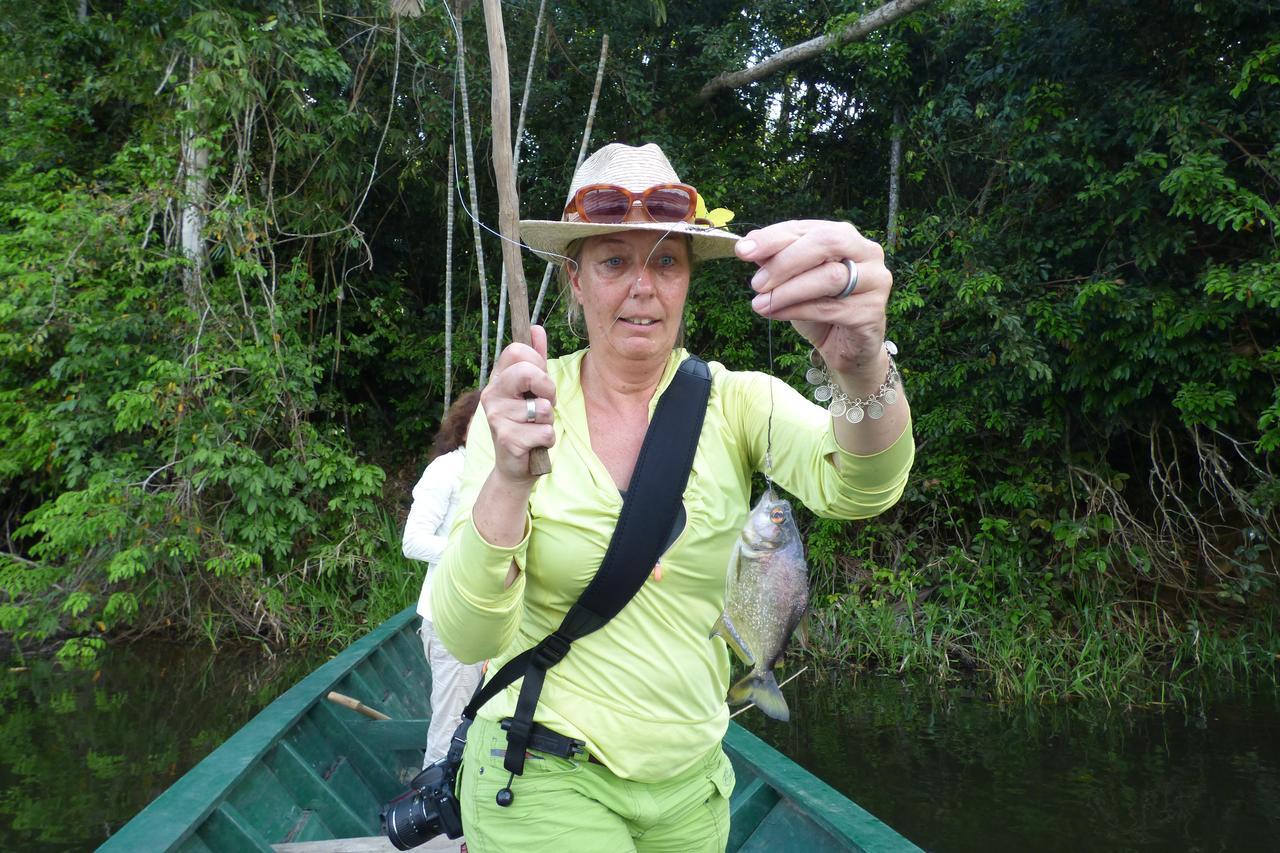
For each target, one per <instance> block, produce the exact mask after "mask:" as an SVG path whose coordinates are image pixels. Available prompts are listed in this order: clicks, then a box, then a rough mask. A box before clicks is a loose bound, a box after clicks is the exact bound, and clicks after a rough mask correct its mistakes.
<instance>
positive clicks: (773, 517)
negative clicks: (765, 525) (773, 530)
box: [769, 506, 787, 524]
mask: <svg viewBox="0 0 1280 853" xmlns="http://www.w3.org/2000/svg"><path fill="white" fill-rule="evenodd" d="M769 520H770V521H772V522H773V523H774V524H781V523H782V522H784V521H786V520H787V514H786V513H785V512H783V511H782V507H780V506H775V507H774V508H773V509H771V510H769Z"/></svg>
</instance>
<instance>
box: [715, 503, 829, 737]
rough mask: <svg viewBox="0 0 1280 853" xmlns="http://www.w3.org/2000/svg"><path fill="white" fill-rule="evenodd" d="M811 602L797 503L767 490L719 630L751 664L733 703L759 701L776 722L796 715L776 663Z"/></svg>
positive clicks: (751, 520) (743, 543) (738, 555)
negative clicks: (775, 673)
mask: <svg viewBox="0 0 1280 853" xmlns="http://www.w3.org/2000/svg"><path fill="white" fill-rule="evenodd" d="M808 606H809V570H808V567H807V566H806V565H805V562H804V543H803V542H801V541H800V531H799V529H797V528H796V523H795V519H794V518H793V517H792V514H791V504H789V503H787V502H786V501H784V500H782V499H781V498H779V497H777V496H776V495H775V494H774V493H773V489H772V488H769V489H765V492H764V494H763V495H761V496H760V500H759V501H758V502H757V503H756V505H755V506H754V507H753V508H752V510H751V515H750V516H748V518H747V523H746V524H745V525H743V527H742V533H741V535H739V537H738V541H737V542H736V543H735V544H734V547H733V553H732V554H731V555H730V557H729V572H728V577H727V578H726V581H725V607H724V613H723V614H721V616H720V619H719V621H717V622H716V626H715V629H714V630H713V631H712V632H711V636H712V637H714V636H716V635H717V634H719V635H720V636H721V637H723V638H724V641H725V643H727V644H728V646H729V648H731V649H733V651H734V652H735V653H737V655H738V657H739V658H741V659H742V662H743V663H745V664H746V665H747V666H749V667H751V671H750V672H748V673H747V674H746V675H745V676H744V677H743V678H742V679H741V680H739V681H738V682H737V683H736V684H734V685H733V686H732V687H730V688H729V702H731V703H733V704H741V703H745V702H754V703H755V704H756V706H757V707H758V708H760V710H761V711H764V712H765V713H766V714H768V715H769V716H770V717H773V718H774V719H775V720H783V721H786V720H788V719H790V718H791V712H790V710H788V708H787V700H786V699H785V698H783V696H782V691H781V690H779V689H778V682H777V679H775V678H774V677H773V667H774V666H775V665H776V664H777V663H778V661H779V660H780V659H781V658H782V653H783V652H784V651H785V650H786V648H787V641H788V640H789V639H790V638H791V634H792V632H793V631H795V629H796V626H797V625H799V624H800V619H801V618H802V617H803V616H804V613H805V610H806V609H807V608H808Z"/></svg>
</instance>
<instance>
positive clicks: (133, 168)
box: [0, 0, 1280, 703]
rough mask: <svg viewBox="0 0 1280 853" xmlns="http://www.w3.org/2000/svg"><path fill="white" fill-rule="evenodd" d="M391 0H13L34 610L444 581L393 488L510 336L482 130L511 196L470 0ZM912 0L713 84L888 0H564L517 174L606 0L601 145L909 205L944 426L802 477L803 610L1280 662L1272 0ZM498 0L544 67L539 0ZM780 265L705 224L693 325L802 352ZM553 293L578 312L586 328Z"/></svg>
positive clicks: (358, 606) (1, 532)
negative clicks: (865, 473)
mask: <svg viewBox="0 0 1280 853" xmlns="http://www.w3.org/2000/svg"><path fill="white" fill-rule="evenodd" d="M390 5H391V6H395V7H396V9H397V10H399V11H401V12H402V14H397V15H392V14H391V13H390V11H389V6H388V4H385V3H355V2H332V0H326V2H323V3H320V2H270V1H269V0H205V2H186V0H184V2H177V0H148V2H140V0H118V2H84V0H82V2H80V3H78V4H76V3H66V4H31V3H20V2H15V1H14V0H0V12H2V13H3V14H0V69H2V70H3V74H0V92H2V94H3V102H4V113H3V118H0V122H2V124H0V280H2V281H3V284H2V285H0V447H3V453H2V454H0V519H2V526H0V632H4V633H5V634H7V635H8V636H9V638H10V639H12V640H13V641H14V642H16V643H17V644H18V646H19V647H23V646H25V647H31V646H32V645H34V644H38V643H41V642H45V641H48V640H49V639H50V638H57V640H58V642H59V643H60V649H61V651H60V653H61V654H62V655H64V656H66V657H77V656H81V655H86V654H89V655H91V654H92V653H93V651H94V649H95V648H99V647H101V644H102V643H104V642H106V641H107V640H109V639H127V638H130V637H134V636H138V635H141V634H144V633H147V632H153V631H177V632H181V633H184V634H187V635H189V636H192V637H196V638H203V639H206V640H207V641H209V642H215V643H216V642H221V641H223V640H226V639H229V638H232V637H243V636H253V637H257V638H261V639H264V640H266V641H268V642H271V643H273V644H279V645H288V644H292V643H302V642H316V641H319V642H328V643H332V644H335V645H337V644H341V643H344V642H345V641H347V640H348V639H350V638H351V637H352V636H353V635H355V634H357V633H359V632H361V631H363V630H364V629H365V628H366V627H367V625H368V624H369V623H371V622H373V621H376V620H377V619H378V618H380V617H381V616H384V615H387V614H389V613H390V612H394V611H395V610H398V609H400V608H401V607H403V606H405V605H407V604H410V603H412V601H413V600H414V598H415V592H416V588H417V585H418V577H417V573H418V571H420V569H419V568H417V567H415V566H414V565H412V564H410V563H408V562H407V561H404V560H403V559H402V558H401V557H400V556H399V544H398V539H399V530H398V527H399V524H400V523H401V519H402V518H403V513H404V511H405V510H406V509H407V503H408V500H409V490H410V488H411V486H412V483H413V481H414V479H415V478H416V476H417V474H418V472H420V470H421V467H422V465H423V464H424V462H425V460H426V452H427V448H428V447H429V444H430V438H431V435H432V433H433V430H434V428H435V426H436V423H437V422H438V419H439V416H440V414H441V412H442V410H443V405H444V403H445V402H446V401H447V397H448V396H449V395H450V394H451V393H452V392H453V389H459V388H464V387H467V386H469V385H474V384H475V383H476V382H478V381H480V379H481V378H482V376H483V374H484V373H485V371H486V370H487V365H488V363H489V362H490V360H491V358H492V350H493V348H494V346H495V337H497V336H498V335H500V331H499V329H498V326H497V320H498V317H499V310H498V307H499V286H498V285H497V282H498V280H499V275H498V263H499V257H500V251H499V247H498V244H497V241H496V239H495V238H492V237H491V236H489V235H488V234H487V233H483V232H482V233H481V237H480V241H479V242H477V241H476V240H475V239H474V233H475V232H474V230H473V224H472V222H471V221H470V220H469V219H468V218H467V215H466V213H465V211H466V210H470V208H471V206H472V204H471V202H470V201H469V200H468V195H469V194H468V192H467V188H468V186H469V183H468V182H469V181H470V178H471V168H470V167H469V165H468V162H467V157H466V153H465V152H466V148H467V146H468V145H471V147H472V148H473V150H474V159H475V161H476V162H475V167H474V177H475V183H474V186H475V189H476V197H477V198H478V202H479V204H478V210H476V211H474V212H475V213H477V214H478V216H479V218H480V220H481V221H483V222H484V223H486V224H490V225H492V224H493V223H495V222H496V194H495V192H494V191H493V187H492V178H491V172H490V168H489V156H488V144H489V138H490V134H489V128H488V115H489V110H488V77H487V69H488V62H487V52H486V48H485V36H484V26H483V18H482V15H481V10H480V8H479V7H478V6H474V7H473V4H470V3H467V2H462V3H460V4H458V5H456V6H454V7H453V12H454V13H455V14H456V16H457V19H458V20H459V22H460V25H461V32H462V33H463V34H464V35H465V36H466V38H465V40H464V43H463V44H462V46H461V48H460V47H459V41H458V39H457V38H456V35H455V32H454V29H453V27H452V25H451V23H450V16H449V15H448V14H446V10H445V6H444V5H442V4H430V3H428V4H425V5H423V6H419V5H418V4H415V3H396V4H390ZM894 5H895V4H894V3H889V4H886V6H894ZM912 5H913V6H914V7H917V8H914V9H913V11H911V12H910V13H909V14H906V15H904V16H902V17H899V18H897V19H896V20H894V21H893V22H892V23H889V24H887V25H884V26H880V27H878V28H874V29H873V30H872V31H871V32H870V33H869V34H867V35H864V36H862V37H859V38H855V39H853V40H851V41H844V42H842V43H841V42H839V40H838V39H837V40H836V41H837V43H836V44H835V45H834V46H833V47H831V48H829V49H827V50H826V51H824V52H822V53H820V54H819V55H817V56H816V57H814V58H812V59H809V60H806V61H804V62H800V63H795V64H790V65H783V66H782V67H781V68H780V69H779V70H777V71H775V72H774V73H772V74H768V75H765V76H761V77H760V78H759V79H758V80H756V81H755V82H751V83H747V84H742V85H737V86H729V87H728V88H725V89H723V90H722V91H718V92H710V93H706V92H704V89H705V87H707V86H708V84H709V83H711V81H713V80H716V79H717V78H718V77H719V76H720V75H721V74H723V73H725V72H727V71H734V70H737V69H741V68H743V67H744V66H747V65H749V64H751V63H753V62H757V61H759V60H760V59H761V58H762V57H765V56H768V55H771V54H773V53H775V52H777V51H778V50H780V49H781V48H784V47H787V46H790V45H794V44H797V43H800V42H803V41H805V40H808V39H811V38H814V37H816V36H820V35H822V34H823V32H828V33H833V34H835V33H840V32H842V31H844V30H845V29H846V28H848V27H850V26H851V25H854V24H856V23H857V22H858V21H860V20H864V19H865V16H866V15H867V14H868V13H870V12H872V11H873V10H874V9H875V8H876V7H877V6H879V4H878V3H876V2H863V0H840V2H809V0H800V1H799V2H797V1H796V0H786V2H784V1H783V0H766V2H761V3H752V4H735V3H728V2H718V0H717V2H699V3H676V2H658V0H653V2H648V3H633V4H613V3H603V2H595V0H572V2H559V3H552V4H547V7H546V9H545V12H544V13H543V19H542V24H541V26H539V27H537V30H538V37H537V44H538V48H539V52H538V55H537V57H536V59H535V65H534V73H533V74H532V76H531V77H530V78H529V79H531V80H532V83H531V84H530V88H529V91H528V96H529V108H528V112H527V118H526V121H525V125H524V134H523V137H522V139H523V146H522V154H521V163H520V175H521V181H520V186H521V193H522V197H521V203H522V209H523V211H525V212H526V213H527V214H529V215H532V216H538V217H554V216H555V215H557V214H558V212H559V209H560V207H559V206H560V205H561V204H562V202H563V199H561V198H560V197H559V195H558V193H559V192H561V190H562V188H563V187H564V186H565V185H567V181H568V177H569V175H570V174H571V172H572V170H573V166H574V162H575V158H576V155H577V152H578V148H579V145H580V138H581V135H582V132H583V130H582V128H583V124H584V121H585V117H586V113H587V107H588V104H589V103H590V102H591V100H592V90H593V87H594V83H595V77H596V74H595V71H596V67H597V61H598V59H599V57H600V55H601V41H602V38H603V36H605V35H606V34H607V35H608V37H609V48H608V54H607V59H606V63H605V71H604V75H603V80H602V85H601V88H600V94H599V103H598V109H597V112H596V115H595V118H594V132H593V147H594V145H598V144H600V143H603V142H605V141H610V140H620V141H628V142H642V141H649V140H652V141H657V142H659V143H661V144H662V145H663V146H664V148H666V149H667V150H668V151H669V152H670V153H671V155H672V157H673V160H674V161H675V164H676V167H677V169H679V170H680V171H681V173H682V174H687V175H689V176H690V177H691V180H693V182H694V183H696V184H697V186H698V188H699V190H700V191H701V193H702V195H703V196H704V197H705V198H706V200H707V203H708V206H709V207H712V208H714V207H727V208H730V209H732V210H733V211H735V213H736V215H737V218H736V220H735V222H734V227H735V228H738V230H740V231H742V230H745V229H746V228H749V227H750V225H751V224H752V223H767V222H772V221H776V220H780V219H784V218H789V217H796V216H801V217H806V216H824V217H832V218H844V219H848V220H850V221H852V222H854V223H856V224H858V225H859V227H860V228H862V229H863V230H864V231H865V232H866V233H867V234H869V235H870V236H872V237H874V238H875V239H878V240H880V241H882V242H883V243H884V244H885V245H886V246H887V247H888V249H889V251H890V255H891V259H892V262H891V267H892V269H893V270H894V271H895V296H894V300H893V302H892V304H891V305H890V314H891V321H890V322H891V329H890V335H891V337H893V338H894V339H895V340H896V342H897V343H898V346H899V347H900V349H901V355H900V357H899V363H900V365H901V368H902V371H903V375H904V377H905V384H906V388H907V391H908V393H909V394H910V395H911V398H912V408H913V410H914V411H915V413H916V423H915V429H916V435H917V443H918V456H917V462H916V468H915V471H914V472H913V476H912V479H911V482H910V484H909V486H908V490H907V493H906V495H905V496H904V498H903V501H902V502H901V504H900V505H899V506H898V507H897V508H895V509H894V510H893V511H892V512H891V513H889V514H888V515H886V516H884V517H881V518H879V519H875V520H873V521H869V522H865V523H857V524H842V523H833V522H828V521H822V520H816V519H805V526H806V533H807V536H808V541H809V548H810V558H811V564H812V569H813V583H814V612H813V614H812V617H811V621H810V626H809V630H808V632H807V636H806V642H805V644H804V649H803V653H804V654H810V655H814V656H816V657H819V658H821V659H822V660H824V661H827V662H834V663H836V664H838V665H841V666H858V667H869V668H883V669H886V670H889V671H905V670H920V671H926V672H931V673H936V674H937V675H939V676H940V677H944V678H946V677H952V676H954V675H957V674H959V673H964V672H977V673H978V674H979V677H981V678H982V679H984V681H985V682H986V683H988V684H989V686H990V689H991V690H992V691H993V692H995V693H996V694H998V695H1001V696H1006V697H1026V698H1032V699H1061V698H1069V697H1086V696H1088V697H1102V698H1106V699H1108V700H1110V701H1116V702H1121V703H1138V702H1148V701H1160V700H1162V699H1173V698H1177V696H1178V695H1179V692H1180V691H1182V690H1184V689H1185V688H1186V687H1187V686H1188V685H1190V684H1191V683H1192V682H1193V681H1195V680H1196V679H1198V678H1200V677H1201V676H1204V675H1223V674H1225V675H1230V676H1233V677H1237V678H1240V679H1256V678H1263V679H1269V680H1273V681H1274V680H1275V679H1276V678H1277V673H1278V671H1280V670H1278V667H1280V636H1278V633H1280V632H1278V631H1277V628H1276V625H1277V616H1278V613H1277V581H1278V580H1280V575H1278V571H1277V562H1276V551H1277V547H1280V522H1278V521H1277V512H1276V511H1277V505H1278V504H1280V482H1278V481H1277V479H1276V464H1277V451H1278V450H1280V381H1277V375H1278V372H1280V346H1278V345H1280V310H1278V309H1280V248H1278V247H1277V242H1276V238H1277V224H1278V223H1280V211H1278V210H1277V203H1278V201H1277V200H1278V199H1280V145H1277V140H1280V14H1277V10H1276V8H1275V4H1274V3H1272V2H1268V0H1200V2H1191V0H1173V2H1170V3H1163V4H1153V3H1149V2H1140V0H1107V2H1102V0H939V2H932V3H928V2H925V3H915V4H912ZM1157 6H1158V7H1159V9H1158V10H1157V8H1156V7H1157ZM504 7H505V11H506V17H507V27H506V28H507V38H508V42H509V45H510V48H511V56H512V63H511V64H512V69H513V70H512V76H513V78H515V79H513V90H514V99H515V100H516V102H517V103H518V102H519V100H520V99H521V97H522V96H523V95H524V91H523V90H524V85H523V84H522V83H521V78H522V77H523V74H522V73H521V71H522V70H523V67H524V66H523V62H524V59H523V58H527V57H528V56H529V53H530V48H531V45H532V43H533V36H534V32H535V25H536V21H537V20H538V17H539V5H538V4H537V3H533V2H531V0H530V2H514V3H507V4H504ZM459 55H461V56H462V57H463V58H464V61H465V69H466V72H467V81H468V84H469V89H468V90H467V94H466V99H465V100H464V97H463V89H462V88H461V87H460V86H459V85H458V84H459V83H460V78H459V75H457V74H456V71H457V69H458V65H457V61H456V60H457V57H458V56H459ZM464 104H467V106H468V108H467V110H466V111H465V113H464V110H463V105H464ZM467 116H469V119H470V124H471V126H470V130H469V131H468V130H467V129H466V128H465V127H464V125H465V124H466V117H467ZM468 137H473V142H472V143H468V142H467V141H466V140H467V139H468ZM451 146H452V147H453V152H452V153H456V158H455V157H453V156H452V153H451V150H450V149H451ZM455 159H456V162H457V166H456V167H455V169H456V172H457V181H455V180H454V176H453V175H452V174H451V173H450V170H449V164H450V163H452V162H454V160H455ZM455 193H456V203H457V209H458V211H459V212H458V221H457V222H456V223H454V225H453V238H452V241H451V245H449V244H447V242H446V237H447V235H448V234H449V231H450V229H449V227H448V225H447V217H448V210H449V199H450V196H451V195H453V194H455ZM478 246H482V247H483V251H484V256H483V257H481V256H480V255H479V254H478V252H477V247H478ZM450 253H451V254H450ZM526 264H527V273H528V277H529V279H530V282H531V289H533V290H535V291H536V287H537V283H538V282H539V280H540V279H541V273H542V265H541V264H540V263H538V264H535V263H533V258H532V256H531V255H527V256H526ZM446 268H448V269H449V270H451V272H452V276H451V280H449V281H448V282H447V281H446V275H445V271H446ZM482 273H483V280H484V281H485V282H486V284H485V285H484V286H482ZM745 281H746V273H745V272H744V271H743V270H742V269H740V268H738V267H736V266H735V265H734V264H732V263H726V264H723V265H711V266H708V267H707V268H706V269H704V270H702V271H700V273H699V277H698V280H697V282H696V283H695V286H694V287H693V289H692V292H691V296H690V309H689V315H688V319H687V326H688V345H689V346H690V348H691V349H692V350H694V351H696V352H699V353H700V354H702V355H703V356H705V357H708V358H713V359H717V360H719V361H722V362H724V363H725V364H726V365H728V366H729V367H731V368H737V369H743V368H755V369H773V370H774V371H775V372H778V373H779V374H780V375H782V376H784V377H786V378H787V379H788V380H789V381H791V382H792V383H793V384H794V385H796V386H797V387H803V376H802V374H803V365H804V359H805V353H804V351H803V349H802V347H801V345H800V342H799V340H798V339H797V338H796V336H795V335H794V334H793V333H792V332H790V330H787V329H784V328H782V327H778V328H775V329H774V330H773V336H772V340H773V346H772V368H771V364H770V346H769V344H768V343H767V341H768V335H767V334H766V332H767V329H766V328H765V326H764V324H763V323H762V321H760V320H759V319H758V318H755V317H754V316H753V315H752V313H751V312H750V310H749V306H748V299H747V287H746V284H745ZM735 294H738V295H741V296H742V298H741V299H736V298H733V296H734V295H735ZM561 307H562V306H559V305H558V304H556V298H555V294H554V293H552V294H549V295H548V297H547V299H546V305H545V306H544V308H543V311H542V315H543V316H544V317H545V318H546V319H545V322H546V323H547V325H548V327H549V331H550V334H551V339H552V348H553V349H554V350H555V351H557V352H565V351H568V350H569V349H571V348H574V347H576V346H578V345H579V342H578V340H577V338H576V337H575V336H574V335H573V333H572V331H571V330H570V329H569V328H568V327H567V326H566V325H565V323H564V321H563V312H562V311H561V310H559V309H560V308H561ZM482 332H483V334H482ZM482 341H483V344H482ZM442 354H444V357H443V358H442ZM762 415H763V413H762Z"/></svg>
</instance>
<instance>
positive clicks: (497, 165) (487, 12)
mask: <svg viewBox="0 0 1280 853" xmlns="http://www.w3.org/2000/svg"><path fill="white" fill-rule="evenodd" d="M484 27H485V35H486V36H487V37H488V41H489V77H490V78H491V90H490V104H491V107H492V114H493V171H494V176H495V177H496V178H497V182H498V233H499V234H500V235H501V236H502V265H503V267H504V268H505V269H506V271H507V298H508V301H509V302H510V304H511V339H512V340H513V341H519V342H520V343H522V344H527V345H529V346H532V345H533V334H532V332H531V331H530V329H529V290H528V286H527V285H526V284H525V280H524V263H523V261H521V259H520V196H519V194H518V192H517V191H516V173H515V166H514V165H513V163H512V153H511V152H512V149H511V81H510V79H509V78H508V73H507V36H506V31H505V29H504V28H503V25H502V4H501V3H500V2H499V0H484ZM550 471H551V457H550V456H549V455H548V454H547V448H545V447H535V448H533V450H531V451H529V473H530V474H533V475H534V476H538V477H540V476H542V475H543V474H547V473H550Z"/></svg>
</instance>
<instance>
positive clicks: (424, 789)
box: [381, 720, 471, 850]
mask: <svg viewBox="0 0 1280 853" xmlns="http://www.w3.org/2000/svg"><path fill="white" fill-rule="evenodd" d="M470 726H471V721H470V720H463V721H462V724H461V725H459V726H458V728H457V730H455V731H454V733H453V739H452V741H451V742H450V744H449V753H448V754H447V755H446V756H445V757H444V758H442V759H440V760H439V761H437V762H436V763H434V764H432V765H430V766H429V767H427V768H426V769H425V770H423V771H422V772H421V773H419V774H418V775H417V776H415V777H413V781H412V782H410V783H409V790H408V791H406V792H405V793H403V794H401V795H400V796H398V797H396V798H395V799H394V800H392V801H391V802H390V803H388V804H387V805H386V806H385V807H384V808H383V810H382V814H381V817H382V823H383V827H384V828H385V830H386V833H387V839H388V840H389V841H390V842H391V843H392V844H394V845H395V847H396V849H397V850H408V849H410V848H413V847H417V846H418V845H419V844H425V843H427V842H428V841H430V840H431V839H433V838H435V837H436V836H437V835H439V834H440V833H442V832H443V833H444V834H445V835H447V836H448V837H449V838H460V837H462V811H461V804H460V803H459V802H458V794H457V791H456V790H455V785H456V783H457V781H458V767H459V766H460V765H461V764H462V749H463V747H464V746H466V743H467V729H468V728H470Z"/></svg>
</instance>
